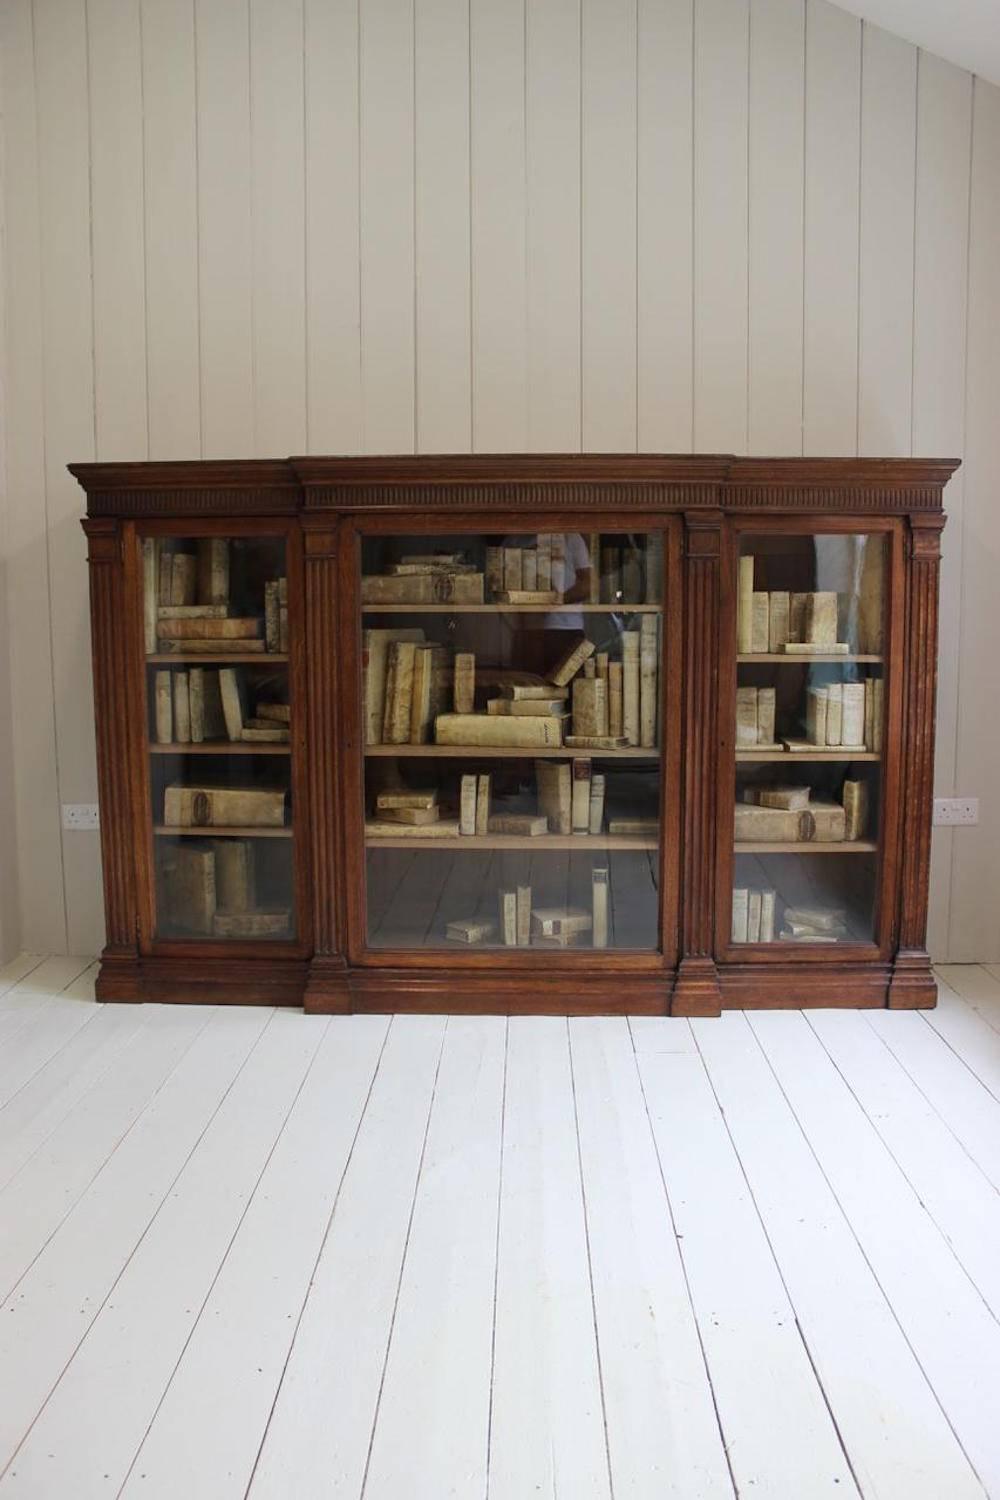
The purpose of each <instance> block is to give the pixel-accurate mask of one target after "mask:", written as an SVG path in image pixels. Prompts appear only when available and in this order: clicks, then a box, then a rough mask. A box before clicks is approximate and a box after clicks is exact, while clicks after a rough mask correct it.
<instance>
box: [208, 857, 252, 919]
mask: <svg viewBox="0 0 1000 1500" xmlns="http://www.w3.org/2000/svg"><path fill="white" fill-rule="evenodd" d="M212 849H213V850H214V852H215V894H216V903H217V906H218V908H219V909H220V910H222V911H249V910H250V909H251V908H252V907H253V906H255V905H256V895H255V883H254V877H255V867H254V845H253V839H213V840H212Z"/></svg>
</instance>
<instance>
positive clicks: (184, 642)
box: [159, 635, 264, 656]
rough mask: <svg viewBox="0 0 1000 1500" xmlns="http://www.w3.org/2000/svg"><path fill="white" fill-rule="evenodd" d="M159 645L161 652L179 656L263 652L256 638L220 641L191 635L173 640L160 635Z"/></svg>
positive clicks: (214, 637) (216, 637) (210, 637)
mask: <svg viewBox="0 0 1000 1500" xmlns="http://www.w3.org/2000/svg"><path fill="white" fill-rule="evenodd" d="M159 647H160V650H161V651H162V652H168V651H169V652H176V653H177V654H178V655H181V656H220V655H221V656H228V655H229V654H230V652H232V653H234V654H239V655H242V654H243V653H244V652H253V653H254V655H256V653H257V652H258V651H260V652H263V650H264V642H263V641H262V640H260V639H257V640H235V641H234V640H230V641H220V640H219V638H218V636H203V635H193V636H184V637H183V639H180V640H175V639H174V638H173V637H171V636H160V637H159Z"/></svg>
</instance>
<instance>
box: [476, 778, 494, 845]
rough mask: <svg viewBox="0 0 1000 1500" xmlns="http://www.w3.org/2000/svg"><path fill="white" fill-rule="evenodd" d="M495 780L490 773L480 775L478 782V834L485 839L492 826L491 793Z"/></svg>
mask: <svg viewBox="0 0 1000 1500" xmlns="http://www.w3.org/2000/svg"><path fill="white" fill-rule="evenodd" d="M492 786H493V778H492V777H491V776H490V774H489V772H482V771H480V773H479V778H478V780H477V782H476V834H477V836H478V837H479V838H485V837H486V832H487V830H488V828H489V826H490V793H491V791H492Z"/></svg>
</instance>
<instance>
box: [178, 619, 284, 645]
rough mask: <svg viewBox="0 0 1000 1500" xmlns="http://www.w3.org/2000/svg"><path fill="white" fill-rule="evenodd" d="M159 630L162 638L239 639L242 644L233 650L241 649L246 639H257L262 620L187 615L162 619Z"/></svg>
mask: <svg viewBox="0 0 1000 1500" xmlns="http://www.w3.org/2000/svg"><path fill="white" fill-rule="evenodd" d="M157 630H158V632H159V635H160V638H161V640H177V639H178V638H181V639H187V640H196V639H198V638H199V637H201V638H204V639H206V640H212V641H230V640H232V641H238V642H239V643H240V644H239V645H236V646H234V647H233V650H234V651H241V650H242V649H243V645H242V642H243V641H244V640H246V639H248V638H249V639H255V638H256V637H257V636H259V635H260V621H259V620H257V619H236V618H234V617H233V616H230V617H229V618H228V619H223V620H217V619H212V618H209V619H207V620H206V619H200V618H199V619H191V618H190V617H189V616H186V617H184V618H183V619H180V620H162V619H161V621H160V623H159V625H158V626H157Z"/></svg>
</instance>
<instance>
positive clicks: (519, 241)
mask: <svg viewBox="0 0 1000 1500" xmlns="http://www.w3.org/2000/svg"><path fill="white" fill-rule="evenodd" d="M471 6H472V9H471V18H472V22H471V24H472V33H471V38H470V53H471V67H472V74H471V94H472V135H471V143H472V174H471V175H472V445H473V448H474V449H476V450H477V451H478V452H490V451H492V450H496V449H504V448H505V449H513V450H515V451H516V450H517V449H523V448H525V447H526V446H527V436H528V424H527V359H526V328H525V324H526V285H525V280H526V277H525V202H526V192H525V125H524V4H523V0H471Z"/></svg>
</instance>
